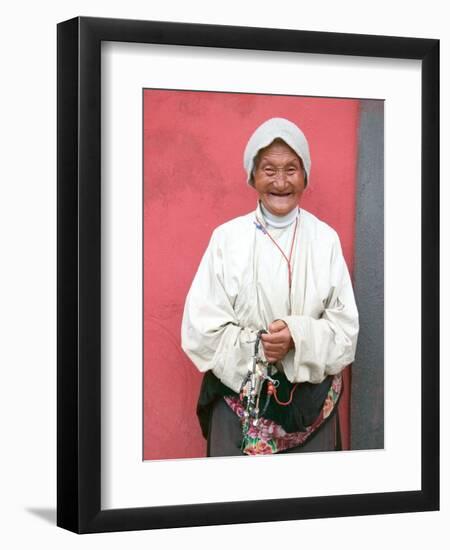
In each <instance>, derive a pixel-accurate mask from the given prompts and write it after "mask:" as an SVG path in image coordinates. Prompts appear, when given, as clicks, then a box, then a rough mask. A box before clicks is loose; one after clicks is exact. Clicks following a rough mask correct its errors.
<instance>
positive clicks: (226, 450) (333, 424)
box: [207, 398, 341, 457]
mask: <svg viewBox="0 0 450 550" xmlns="http://www.w3.org/2000/svg"><path fill="white" fill-rule="evenodd" d="M241 440H242V430H241V423H240V420H239V418H238V416H237V415H236V414H235V413H234V412H233V411H232V410H231V409H230V407H229V406H228V405H227V404H226V402H225V400H224V399H223V398H221V399H217V400H216V401H215V403H214V405H213V407H212V412H211V418H210V423H209V431H208V437H207V442H208V443H207V456H215V457H218V456H240V455H243V454H244V453H243V452H242V451H241V449H240V445H241ZM336 450H341V439H340V430H339V418H338V413H337V408H336V412H335V413H334V414H333V415H332V416H331V417H330V418H328V419H327V420H326V421H325V422H324V424H322V426H321V427H320V428H319V429H318V430H317V432H314V433H313V434H312V435H311V437H310V439H308V440H307V441H306V443H304V444H303V445H301V446H300V447H293V448H292V449H287V450H286V451H281V452H280V453H278V454H287V453H311V452H320V451H336Z"/></svg>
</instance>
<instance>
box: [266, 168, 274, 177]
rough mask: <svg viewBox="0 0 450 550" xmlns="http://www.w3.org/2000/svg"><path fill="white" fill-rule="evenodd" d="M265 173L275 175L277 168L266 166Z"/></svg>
mask: <svg viewBox="0 0 450 550" xmlns="http://www.w3.org/2000/svg"><path fill="white" fill-rule="evenodd" d="M264 173H265V174H266V175H267V176H273V175H274V174H275V170H274V169H273V168H266V169H265V170H264Z"/></svg>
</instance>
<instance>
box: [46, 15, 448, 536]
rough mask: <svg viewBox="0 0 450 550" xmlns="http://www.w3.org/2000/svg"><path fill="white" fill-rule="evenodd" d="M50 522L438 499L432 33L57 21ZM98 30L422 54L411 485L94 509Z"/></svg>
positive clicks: (97, 505)
mask: <svg viewBox="0 0 450 550" xmlns="http://www.w3.org/2000/svg"><path fill="white" fill-rule="evenodd" d="M57 39H58V61H57V68H58V107H57V109H58V127H57V134H58V135H57V143H58V171H57V179H58V201H57V202H58V204H57V205H58V246H57V250H58V264H57V265H58V273H57V277H58V312H57V319H58V321H57V324H58V354H57V358H58V376H57V391H58V400H57V437H58V446H57V452H58V456H57V468H58V473H57V486H58V488H57V525H59V526H60V527H63V528H66V529H69V530H71V531H74V532H76V533H94V532H107V531H124V530H137V529H156V528H170V527H186V526H199V525H218V524H232V523H250V522H264V521H279V520H294V519H309V518H324V517H342V516H352V515H368V514H390V513H399V512H419V511H431V510H438V509H439V41H438V40H436V39H418V38H402V37H391V36H369V35H356V34H338V33H325V32H310V31H297V30H280V29H265V28H249V27H229V26H219V25H204V24H185V23H172V22H157V21H134V20H120V19H102V18H88V17H77V18H74V19H71V20H69V21H65V22H62V23H60V24H59V25H58V38H57ZM102 41H113V42H114V41H117V42H134V43H153V44H163V45H186V46H203V47H210V48H217V47H220V48H238V49H247V50H268V51H276V52H281V51H283V52H304V53H315V54H336V55H350V56H366V57H383V58H398V59H417V60H421V62H422V79H421V91H422V100H421V101H422V107H421V108H422V113H421V120H422V123H421V131H422V145H421V147H422V174H421V178H422V184H421V185H422V193H421V200H422V217H421V223H422V243H421V251H422V267H421V277H422V287H421V292H422V293H421V306H422V320H421V353H422V356H421V361H422V374H421V396H422V402H421V417H422V426H421V461H422V462H421V487H422V489H421V490H420V491H404V492H387V493H373V494H372V493H370V494H346V495H338V496H321V497H307V498H283V499H275V500H262V501H261V500H255V501H245V502H214V503H208V504H189V505H173V506H157V507H146V508H124V509H112V510H111V509H110V510H102V509H101V499H100V496H101V460H100V459H101V414H100V412H101V407H100V406H101V398H100V396H101V369H100V358H101V355H100V353H101V345H100V343H101V314H100V311H101V299H100V296H101V259H100V251H101V231H100V221H101V220H100V212H101V190H100V167H101V149H100V127H101V116H100V113H101V90H100V75H101V57H100V49H101V43H102Z"/></svg>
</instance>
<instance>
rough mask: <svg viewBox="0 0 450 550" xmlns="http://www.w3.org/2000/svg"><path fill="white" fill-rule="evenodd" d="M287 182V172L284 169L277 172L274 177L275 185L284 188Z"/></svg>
mask: <svg viewBox="0 0 450 550" xmlns="http://www.w3.org/2000/svg"><path fill="white" fill-rule="evenodd" d="M286 180H287V174H286V172H285V171H284V170H283V169H281V170H277V171H276V173H275V175H274V177H273V181H274V183H275V184H276V185H280V186H284V185H285V184H286Z"/></svg>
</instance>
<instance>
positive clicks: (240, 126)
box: [144, 90, 359, 459]
mask: <svg viewBox="0 0 450 550" xmlns="http://www.w3.org/2000/svg"><path fill="white" fill-rule="evenodd" d="M273 116H281V117H285V118H288V119H291V120H292V121H293V122H295V123H297V124H298V125H299V126H300V127H301V128H302V130H303V131H304V133H305V134H306V136H307V138H308V141H309V144H310V148H311V158H312V170H311V178H310V185H309V188H308V189H307V191H306V192H305V194H304V195H303V199H302V207H304V208H306V209H307V210H309V211H311V212H312V213H314V214H316V215H317V216H318V217H319V218H321V219H323V220H324V221H326V222H327V223H329V224H330V225H331V226H332V227H334V228H335V229H336V231H337V232H338V234H339V236H340V238H341V242H342V246H343V249H344V254H345V257H346V260H347V262H348V265H349V268H350V269H352V267H353V241H354V222H355V189H356V158H357V128H358V117H359V102H358V100H336V99H328V98H304V97H292V96H267V95H264V96H263V95H255V94H231V93H212V92H178V91H165V90H146V91H145V92H144V459H162V458H182V457H199V456H205V450H206V444H205V441H204V439H203V438H202V436H201V433H200V428H199V425H198V421H197V417H196V414H195V405H196V400H197V396H198V390H199V385H200V382H201V375H200V374H199V373H198V372H197V371H196V368H195V367H194V365H193V364H192V363H191V362H190V361H189V360H188V358H187V357H186V356H185V355H184V353H183V351H182V350H181V347H180V324H181V318H182V313H183V305H184V300H185V297H186V293H187V291H188V289H189V287H190V284H191V281H192V278H193V276H194V274H195V271H196V269H197V267H198V264H199V261H200V258H201V256H202V254H203V252H204V250H205V248H206V246H207V244H208V241H209V237H210V235H211V231H212V230H213V229H214V227H216V226H217V225H219V224H221V223H222V222H224V221H226V220H229V219H231V218H233V217H235V216H238V215H241V214H243V213H247V212H249V211H251V210H253V209H254V207H255V205H256V194H255V191H254V190H253V189H252V188H250V187H249V186H247V184H246V183H245V173H244V169H243V167H242V154H243V151H244V147H245V144H246V142H247V140H248V138H249V137H250V135H251V133H252V132H253V130H254V129H255V128H256V127H257V126H258V125H259V124H261V123H262V122H263V121H264V120H266V119H268V118H270V117H273ZM347 371H349V369H347ZM344 383H345V386H346V389H347V391H346V393H345V396H344V397H343V399H342V402H341V409H340V410H341V422H342V428H343V432H344V446H345V448H348V445H349V440H348V437H349V435H348V434H349V415H348V410H349V391H348V390H349V387H350V372H347V373H346V376H345V379H344Z"/></svg>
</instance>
